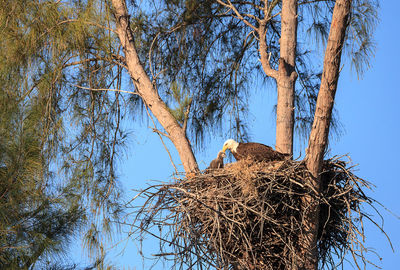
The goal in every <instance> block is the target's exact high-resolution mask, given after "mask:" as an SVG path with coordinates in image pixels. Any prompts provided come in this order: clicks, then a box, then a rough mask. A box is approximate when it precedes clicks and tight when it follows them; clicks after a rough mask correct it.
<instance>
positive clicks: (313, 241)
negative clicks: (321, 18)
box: [301, 0, 351, 270]
mask: <svg viewBox="0 0 400 270" xmlns="http://www.w3.org/2000/svg"><path fill="white" fill-rule="evenodd" d="M350 9H351V0H337V1H336V3H335V7H334V10H333V14H332V22H331V29H330V32H329V37H328V43H327V48H326V51H325V58H324V69H323V73H322V78H321V86H320V90H319V93H318V98H317V104H316V108H315V115H314V122H313V126H312V129H311V133H310V138H309V141H308V148H307V153H306V166H307V168H308V170H309V171H310V173H311V175H312V178H311V179H310V183H309V184H310V185H311V186H312V187H313V189H315V190H316V191H318V192H319V191H320V181H319V174H320V172H321V168H322V165H323V158H324V152H325V149H326V147H327V144H328V135H329V126H330V121H331V116H332V109H333V104H334V99H335V93H336V89H337V83H338V79H339V70H340V59H341V55H342V48H343V43H344V38H345V34H346V28H347V25H348V16H349V13H350ZM318 203H319V202H317V201H316V200H315V199H314V198H312V197H311V196H305V197H304V198H303V208H304V209H307V210H306V213H305V219H304V223H303V228H304V232H303V233H304V235H303V236H304V237H303V239H302V241H301V244H302V247H301V250H302V252H301V256H302V258H304V260H305V261H304V266H303V267H301V269H307V270H315V269H317V267H318V258H317V233H318V226H319V224H318V221H319V204H318Z"/></svg>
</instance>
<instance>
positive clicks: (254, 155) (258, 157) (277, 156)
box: [232, 142, 287, 161]
mask: <svg viewBox="0 0 400 270" xmlns="http://www.w3.org/2000/svg"><path fill="white" fill-rule="evenodd" d="M232 154H233V156H234V157H235V159H236V160H240V159H244V158H248V157H249V158H251V159H253V160H255V161H272V160H284V159H285V158H286V157H287V155H285V154H282V153H280V152H278V151H275V150H274V149H272V147H270V146H268V145H265V144H262V143H252V142H249V143H239V146H238V147H237V149H236V152H234V151H232Z"/></svg>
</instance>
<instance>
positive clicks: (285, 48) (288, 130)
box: [257, 0, 297, 155]
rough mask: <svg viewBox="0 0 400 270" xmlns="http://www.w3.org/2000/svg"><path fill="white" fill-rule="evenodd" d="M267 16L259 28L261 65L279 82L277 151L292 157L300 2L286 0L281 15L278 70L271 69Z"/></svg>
mask: <svg viewBox="0 0 400 270" xmlns="http://www.w3.org/2000/svg"><path fill="white" fill-rule="evenodd" d="M268 16H270V14H268V13H266V14H265V18H264V19H263V20H261V21H260V26H259V28H258V29H257V30H258V35H259V37H260V56H261V59H260V61H261V64H262V67H263V70H264V72H265V74H266V75H267V76H269V77H272V78H274V79H275V80H276V84H277V91H278V100H277V108H276V144H275V146H276V150H277V151H279V152H281V153H286V154H290V155H293V128H294V91H295V84H296V79H297V73H296V70H295V61H296V44H297V0H283V1H282V12H281V39H280V58H279V67H278V71H277V70H274V69H273V68H271V66H270V63H269V60H270V59H269V55H268V53H267V51H268V47H267V44H266V40H265V37H266V31H267V30H266V29H267V23H268V20H269V19H270V18H269V17H268Z"/></svg>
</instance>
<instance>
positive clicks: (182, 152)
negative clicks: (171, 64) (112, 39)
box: [112, 0, 198, 173]
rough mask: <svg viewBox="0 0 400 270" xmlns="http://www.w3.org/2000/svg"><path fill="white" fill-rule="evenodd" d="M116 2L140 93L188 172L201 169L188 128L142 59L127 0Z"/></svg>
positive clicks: (123, 41)
mask: <svg viewBox="0 0 400 270" xmlns="http://www.w3.org/2000/svg"><path fill="white" fill-rule="evenodd" d="M112 5H113V8H114V15H115V18H116V31H117V33H118V37H119V39H120V42H121V45H122V46H123V50H124V53H125V61H126V65H127V69H128V72H129V74H130V76H131V78H132V80H133V82H134V84H135V86H136V90H137V92H138V94H139V95H140V97H141V98H142V99H143V101H144V103H145V104H146V106H148V108H149V109H150V110H151V112H152V113H153V115H154V116H155V117H156V118H157V120H158V121H159V122H160V124H161V125H162V126H163V128H164V129H165V131H166V133H167V134H168V136H169V139H170V140H171V141H172V143H173V144H174V146H175V148H176V149H177V151H178V154H179V157H180V159H181V161H182V165H183V168H184V170H185V172H186V173H190V172H194V171H197V170H198V165H197V162H196V159H195V157H194V155H193V152H192V148H191V146H190V143H189V141H188V139H187V138H186V134H185V131H184V130H183V128H182V127H181V126H180V125H179V123H178V122H177V121H176V119H175V118H174V117H173V115H172V114H171V113H170V112H169V111H168V108H167V105H166V104H165V103H164V102H163V100H162V99H161V98H160V96H159V95H158V93H157V91H156V89H155V88H154V86H153V84H152V82H151V80H150V78H149V76H148V75H147V74H146V72H145V70H144V68H143V66H142V64H141V63H140V60H139V57H138V54H137V51H136V47H135V43H134V38H133V33H132V29H131V28H130V25H129V14H128V11H127V8H126V3H125V0H112Z"/></svg>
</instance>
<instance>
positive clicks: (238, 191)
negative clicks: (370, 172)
mask: <svg viewBox="0 0 400 270" xmlns="http://www.w3.org/2000/svg"><path fill="white" fill-rule="evenodd" d="M346 166H347V164H346V163H345V162H343V161H341V160H339V159H330V160H327V161H325V164H324V169H323V173H322V174H321V183H322V186H321V192H320V193H318V192H316V191H313V189H312V188H310V187H309V186H307V185H306V184H305V183H307V181H306V180H307V178H308V177H309V173H308V171H307V170H306V169H305V166H304V163H303V162H298V161H279V162H270V163H253V162H251V161H249V160H243V161H239V162H236V163H232V164H228V165H227V166H226V167H225V168H224V169H218V170H214V171H211V172H204V173H202V174H198V175H197V176H195V177H193V178H191V179H185V180H182V181H177V182H175V183H172V184H160V185H154V186H151V187H149V188H148V189H146V190H144V191H141V193H140V195H141V197H144V198H145V203H144V205H142V206H141V207H139V208H137V209H136V210H135V211H134V214H135V221H134V223H133V226H134V227H137V228H138V229H139V230H138V232H139V234H140V237H143V235H145V234H151V235H153V236H156V237H157V238H158V239H159V240H160V242H161V245H160V249H161V250H160V253H159V254H156V256H159V257H163V258H166V259H171V260H172V261H173V266H174V267H176V266H177V267H178V268H180V269H193V268H197V269H204V268H213V269H214V268H217V269H274V270H276V269H294V266H295V265H297V264H298V263H299V260H301V259H302V258H300V257H299V239H300V238H301V237H300V236H301V235H302V234H303V233H304V232H303V226H302V225H301V221H302V219H303V214H304V212H305V211H304V209H302V208H304V206H302V197H303V196H304V195H305V194H309V195H311V196H313V197H314V199H315V200H314V201H315V202H317V203H319V204H320V214H319V215H320V216H319V224H320V226H319V232H318V256H319V262H320V268H321V269H322V268H324V267H326V266H329V267H333V266H335V263H336V264H341V263H342V262H343V258H344V256H345V254H346V253H350V254H351V255H352V257H353V258H354V262H355V265H356V266H357V267H358V268H361V267H362V266H363V265H361V264H364V265H365V264H366V259H365V256H364V253H363V252H364V246H363V243H364V230H363V226H364V225H363V219H365V218H367V219H370V216H369V215H367V214H366V213H364V212H363V209H362V207H361V205H364V204H367V205H372V206H373V204H374V203H375V202H374V201H373V200H372V199H370V198H369V197H367V196H366V195H365V194H364V192H363V189H370V185H369V183H367V182H366V181H364V180H363V179H360V178H358V177H357V176H355V175H354V174H353V173H352V172H351V168H347V167H346ZM374 224H377V223H376V222H374ZM377 226H378V225H377ZM378 227H379V228H381V227H380V226H378Z"/></svg>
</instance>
